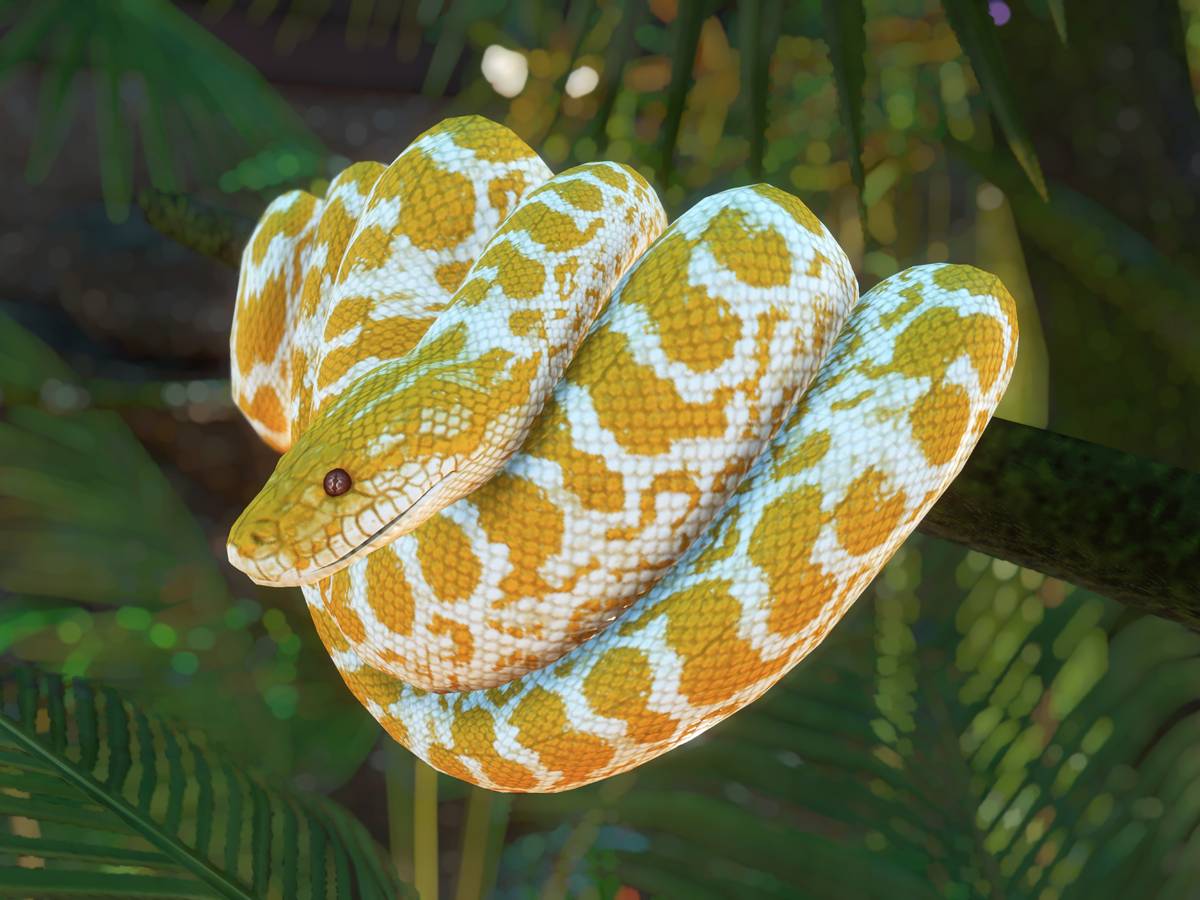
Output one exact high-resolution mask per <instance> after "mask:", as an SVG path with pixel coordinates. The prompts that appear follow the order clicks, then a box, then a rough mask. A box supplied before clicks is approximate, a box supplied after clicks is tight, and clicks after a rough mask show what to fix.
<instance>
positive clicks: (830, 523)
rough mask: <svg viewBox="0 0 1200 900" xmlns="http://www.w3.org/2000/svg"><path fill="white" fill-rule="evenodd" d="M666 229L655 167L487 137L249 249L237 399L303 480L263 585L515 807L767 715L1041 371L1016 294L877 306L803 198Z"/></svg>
mask: <svg viewBox="0 0 1200 900" xmlns="http://www.w3.org/2000/svg"><path fill="white" fill-rule="evenodd" d="M666 222H667V219H666V215H665V213H664V212H663V210H662V207H661V205H660V203H659V201H658V198H657V196H656V195H655V193H654V191H653V189H652V188H651V187H650V186H649V185H648V184H647V183H646V181H645V180H644V179H643V178H642V177H641V176H640V175H638V174H637V173H636V172H635V171H634V170H632V169H630V168H628V167H625V166H622V165H618V164H615V163H604V162H601V163H591V164H586V165H583V166H578V167H576V168H574V169H570V170H568V171H566V172H562V173H560V174H557V175H555V174H553V173H552V172H551V171H550V170H549V169H548V168H547V167H546V166H545V164H544V163H543V162H542V161H541V160H540V159H539V158H538V157H537V155H536V154H535V153H534V152H533V151H532V150H531V149H530V148H529V147H528V146H527V145H525V144H524V143H523V142H522V141H521V140H520V139H519V138H518V137H517V136H516V135H514V134H513V133H512V132H510V131H508V130H507V129H505V128H504V127H502V126H500V125H497V124H495V123H493V122H489V121H488V120H486V119H482V118H479V117H474V116H469V117H463V118H456V119H448V120H446V121H444V122H442V123H441V124H439V125H438V126H435V127H434V128H432V129H430V130H429V131H427V132H425V133H424V134H422V135H421V136H420V137H418V138H417V140H416V141H414V142H413V144H412V145H410V146H409V148H408V149H406V150H405V151H404V153H402V154H401V155H400V156H399V157H398V158H397V159H396V160H395V161H394V162H393V163H392V164H391V165H390V166H386V167H385V166H383V165H380V164H378V163H356V164H354V165H352V166H350V167H348V168H347V169H346V170H344V171H343V172H342V173H341V174H340V175H338V176H337V178H335V179H334V180H333V181H332V182H331V183H330V185H329V187H328V188H327V190H326V191H325V194H324V196H323V197H316V196H314V195H312V194H309V193H305V192H300V191H293V192H291V193H288V194H284V195H283V196H281V197H279V198H277V199H276V200H275V201H274V202H273V203H272V204H271V205H270V206H269V207H268V209H267V210H266V212H265V213H264V214H263V216H262V218H261V219H260V221H259V224H258V227H257V228H256V230H255V232H254V234H253V235H252V237H251V239H250V242H249V243H248V245H247V247H246V250H245V252H244V255H243V259H242V269H241V279H240V283H239V287H238V299H237V305H236V310H235V315H234V326H233V332H232V336H231V353H232V375H233V390H234V396H235V399H236V401H237V403H238V405H239V407H240V408H241V409H242V411H243V412H244V414H245V415H246V417H247V418H248V419H249V420H250V422H251V424H252V425H253V426H254V428H255V429H256V430H257V431H258V433H259V434H260V435H261V436H262V437H263V439H264V440H266V441H267V442H268V443H269V444H270V445H271V446H273V447H274V448H275V449H277V450H279V451H281V452H283V456H282V457H281V458H280V461H279V464H278V466H277V468H276V470H275V472H274V473H273V475H272V476H271V478H270V479H269V480H268V482H267V484H266V486H265V487H264V488H263V490H262V491H261V492H260V494H259V495H258V496H257V497H256V498H254V500H253V501H252V502H251V503H250V505H249V506H248V507H247V509H246V510H245V512H243V514H242V515H241V517H240V518H239V519H238V520H237V522H236V523H235V524H234V526H233V529H232V530H231V533H230V537H229V547H228V549H229V557H230V561H231V562H232V563H233V564H234V565H236V566H237V567H238V568H240V569H242V570H243V571H244V572H246V574H248V575H249V576H250V577H251V578H253V579H254V580H255V581H258V582H260V583H264V584H275V585H287V584H299V585H301V586H302V589H303V593H304V597H305V599H306V601H307V603H308V606H309V609H310V612H311V614H312V617H313V620H314V622H315V624H316V629H317V632H318V634H319V635H320V638H321V640H322V641H323V642H324V644H325V646H326V648H327V650H328V651H329V654H330V656H331V657H332V659H333V661H334V663H335V664H336V666H337V667H338V669H339V671H340V672H341V674H342V677H343V678H344V680H345V682H346V684H347V685H348V687H349V688H350V690H351V691H352V692H353V694H354V695H355V697H357V699H358V700H359V702H361V703H362V704H363V705H364V706H365V707H366V708H367V709H368V710H369V711H370V712H371V714H372V715H373V716H374V717H375V718H376V719H377V720H378V721H379V722H380V724H381V725H382V726H383V727H384V728H385V729H386V730H387V731H388V733H389V734H390V735H391V736H392V737H393V738H395V739H396V740H397V741H399V742H400V743H402V744H404V745H405V746H406V747H408V748H409V749H410V750H412V752H414V753H415V754H417V755H418V756H420V757H421V758H422V759H424V760H425V761H427V762H428V763H429V764H430V765H432V766H434V767H435V768H437V769H439V770H441V771H443V772H446V773H449V774H451V775H453V776H455V777H458V778H461V779H463V780H466V781H470V782H473V783H475V784H477V785H480V786H482V787H486V788H491V789H494V790H502V791H559V790H564V789H568V788H573V787H577V786H580V785H583V784H587V783H590V782H593V781H597V780H600V779H602V778H606V777H609V776H611V775H614V774H617V773H619V772H623V771H626V770H628V769H631V768H633V767H635V766H637V765H640V764H641V763H644V762H646V761H648V760H650V759H653V758H655V757H657V756H659V755H661V754H662V753H665V752H666V751H668V750H670V749H671V748H673V747H676V746H678V745H679V744H681V743H683V742H684V741H687V740H688V739H689V738H692V737H694V736H696V735H697V734H699V733H701V732H702V731H704V730H705V729H707V728H709V727H711V726H712V725H714V724H716V723H717V722H719V721H721V720H722V719H724V718H725V717H727V716H729V715H731V714H732V713H734V712H735V711H737V710H738V709H740V708H741V707H743V706H745V705H746V704H748V703H750V702H752V701H753V700H754V699H755V698H757V697H758V696H760V695H761V694H762V693H763V692H764V691H766V690H767V689H768V688H769V687H771V686H772V685H773V684H774V683H775V682H776V681H778V680H779V679H780V678H781V677H782V676H783V675H784V674H785V673H786V672H788V670H790V669H791V668H792V667H793V666H795V665H796V664H797V663H798V662H799V661H800V660H801V659H803V658H804V656H805V655H806V654H807V653H808V652H809V651H811V650H812V649H813V647H815V646H816V645H817V644H818V643H819V642H820V641H821V640H822V639H823V637H824V636H825V635H826V634H827V633H828V632H829V630H830V629H831V628H833V626H834V625H835V624H836V623H837V622H838V620H839V619H840V618H841V616H842V615H843V614H844V613H845V612H846V610H847V609H848V608H849V606H850V604H851V603H852V602H853V601H854V600H855V599H856V598H857V597H858V596H859V594H861V593H862V592H863V590H865V588H866V587H867V585H868V584H869V583H870V581H871V579H872V578H873V577H874V576H875V574H876V573H877V572H878V571H879V569H880V568H881V567H882V566H883V565H884V563H886V562H887V560H888V559H889V558H890V557H891V555H892V554H893V553H894V552H895V550H896V549H897V548H898V547H899V546H900V544H901V543H902V542H903V541H904V539H905V538H906V537H907V536H908V534H909V533H910V532H911V531H912V530H913V528H915V527H916V525H917V523H918V522H919V521H920V520H921V518H922V516H924V515H925V513H926V512H927V511H928V510H929V508H930V507H931V506H932V505H933V503H934V502H935V501H936V500H937V498H938V496H939V495H940V493H941V492H942V491H943V490H944V489H945V487H946V486H947V485H948V484H949V483H950V482H951V481H952V480H953V479H954V477H955V476H956V475H957V474H958V472H959V471H960V470H961V468H962V466H963V464H964V462H965V461H966V459H967V456H968V455H969V454H970V452H971V450H972V449H973V448H974V446H975V443H976V442H977V440H978V438H979V436H980V434H981V433H982V432H983V429H984V427H985V426H986V425H987V423H988V421H989V419H990V418H991V415H992V413H993V411H994V410H995V408H996V405H997V404H998V403H999V401H1000V399H1001V397H1002V396H1003V393H1004V390H1005V388H1006V386H1007V384H1008V380H1009V377H1010V375H1011V372H1012V368H1013V365H1014V362H1015V359H1016V352H1017V322H1016V310H1015V306H1014V304H1013V301H1012V298H1011V297H1010V296H1009V294H1008V292H1007V291H1006V290H1005V289H1004V286H1003V285H1002V284H1001V283H1000V281H999V280H998V279H997V278H996V277H995V276H993V275H989V274H987V273H985V272H981V271H979V270H978V269H974V268H972V267H970V266H961V265H927V266H918V267H915V268H911V269H908V270H906V271H904V272H901V273H899V274H897V275H895V276H893V277H891V278H888V279H886V280H885V281H883V282H882V283H880V284H878V285H877V286H876V287H874V288H873V289H872V290H871V291H869V292H868V293H866V294H865V295H863V296H862V297H861V298H860V297H859V296H858V289H857V283H856V280H855V278H854V274H853V271H852V269H851V266H850V264H849V262H848V260H847V259H846V256H845V254H844V253H843V252H842V250H841V248H840V247H839V246H838V244H837V242H836V241H835V240H834V239H833V237H832V236H831V235H830V233H829V232H828V231H827V230H826V228H825V227H824V226H823V225H822V224H821V223H820V221H818V220H817V218H816V217H815V216H814V215H813V214H812V213H811V212H810V211H809V210H808V208H807V207H806V206H805V205H804V204H803V203H802V202H801V201H800V200H798V199H797V198H795V197H793V196H791V195H790V194H788V193H786V192H784V191H781V190H779V189H777V188H774V187H771V186H768V185H754V186H751V187H745V188H736V189H733V190H729V191H725V192H723V193H719V194H715V195H713V196H710V197H707V198H705V199H704V200H702V201H700V202H699V203H697V204H696V205H695V206H694V207H693V208H692V209H690V210H688V211H687V212H686V213H684V214H683V215H682V216H680V217H679V219H677V220H676V221H675V222H674V223H672V224H671V225H670V227H667V224H666ZM331 484H332V485H335V487H334V488H331V487H330V485H331Z"/></svg>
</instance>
